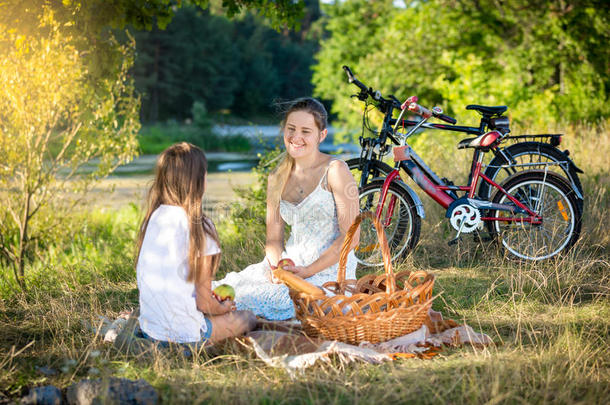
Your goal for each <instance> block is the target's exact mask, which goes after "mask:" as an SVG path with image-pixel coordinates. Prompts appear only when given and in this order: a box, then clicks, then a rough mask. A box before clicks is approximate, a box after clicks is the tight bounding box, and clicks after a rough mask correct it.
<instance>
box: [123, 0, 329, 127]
mask: <svg viewBox="0 0 610 405" xmlns="http://www.w3.org/2000/svg"><path fill="white" fill-rule="evenodd" d="M309 3H311V4H309V5H308V8H307V16H310V17H309V20H306V22H305V23H304V24H303V28H302V31H301V32H300V33H296V32H293V31H288V30H285V31H283V32H282V33H278V32H277V31H275V30H273V29H271V28H269V27H268V26H267V25H266V24H265V22H264V21H263V20H262V19H261V18H259V17H257V16H255V15H253V14H250V13H249V14H245V15H243V16H240V17H239V18H236V19H235V20H232V21H231V20H228V19H227V18H226V17H225V16H222V15H218V14H215V13H213V12H212V11H207V10H205V11H201V10H199V9H196V8H194V7H185V8H183V9H181V10H179V11H178V12H177V13H176V15H175V17H174V19H173V21H172V23H171V24H169V25H168V26H167V28H166V29H164V30H161V29H153V30H152V31H150V32H136V33H134V36H135V38H136V43H137V48H138V57H137V58H136V63H135V66H134V77H135V80H136V87H137V88H138V90H139V91H140V92H141V93H142V94H143V106H142V114H141V117H142V119H143V120H144V121H147V122H156V121H159V120H160V121H164V120H168V119H187V118H189V117H190V116H189V111H191V109H192V105H193V103H195V102H203V103H204V104H205V106H206V108H207V109H208V110H209V111H211V112H219V111H231V112H232V113H233V114H235V115H239V116H242V117H244V116H246V117H249V116H253V115H259V114H261V113H262V114H264V115H269V113H270V108H269V107H270V105H271V104H272V102H273V100H274V99H276V98H288V99H289V98H294V97H299V96H303V95H306V94H311V91H312V86H311V84H310V81H311V72H310V66H311V65H312V63H313V53H314V52H315V50H316V46H317V41H316V39H315V38H310V37H309V36H308V35H309V33H310V32H312V29H311V23H312V22H311V21H310V20H312V21H313V20H315V19H316V18H317V15H318V13H317V10H318V8H317V3H316V2H309Z"/></svg>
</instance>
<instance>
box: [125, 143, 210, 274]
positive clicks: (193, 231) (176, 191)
mask: <svg viewBox="0 0 610 405" xmlns="http://www.w3.org/2000/svg"><path fill="white" fill-rule="evenodd" d="M207 170H208V161H207V159H206V157H205V154H204V153H203V151H202V150H201V149H200V148H198V147H197V146H195V145H192V144H190V143H186V142H181V143H177V144H175V145H172V146H170V147H169V148H167V149H166V150H165V151H163V153H161V155H159V158H158V160H157V166H156V169H155V179H154V181H153V184H152V186H151V187H150V190H149V191H148V197H147V205H148V208H147V211H146V216H145V217H144V220H143V221H142V226H141V227H140V234H139V236H138V246H137V255H136V261H137V260H138V258H139V256H140V249H142V242H143V241H144V235H145V234H146V228H147V227H148V221H149V220H150V216H151V215H152V213H153V212H154V211H155V210H156V209H157V208H159V206H160V205H162V204H167V205H176V206H179V207H182V208H183V209H184V211H186V216H187V218H188V222H189V249H188V252H189V253H188V265H189V273H188V276H187V281H190V282H196V283H197V282H199V280H200V278H201V275H202V272H203V270H204V269H208V270H209V271H210V274H209V275H210V276H213V275H214V274H215V273H216V270H217V269H218V265H219V263H220V255H219V254H218V255H212V256H204V254H205V251H204V249H205V246H206V238H208V237H210V238H212V239H213V240H214V241H215V242H216V243H218V234H217V233H216V229H215V228H214V226H213V225H212V221H210V220H208V219H207V217H206V216H205V215H204V214H203V207H202V201H203V193H204V192H205V176H206V174H207Z"/></svg>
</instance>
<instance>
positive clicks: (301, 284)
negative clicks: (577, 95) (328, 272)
mask: <svg viewBox="0 0 610 405" xmlns="http://www.w3.org/2000/svg"><path fill="white" fill-rule="evenodd" d="M272 271H273V277H275V278H277V279H278V280H280V281H281V282H283V283H284V284H286V285H287V286H288V287H289V288H292V289H293V290H296V291H299V292H302V293H305V294H307V295H311V296H313V297H317V296H322V297H324V296H325V295H326V294H324V291H322V289H321V288H318V287H316V286H315V285H313V284H311V283H308V282H307V281H305V280H303V279H302V278H301V277H299V276H297V275H296V274H293V273H291V272H289V271H287V270H284V269H282V268H277V269H275V270H272Z"/></svg>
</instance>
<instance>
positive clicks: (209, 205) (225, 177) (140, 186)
mask: <svg viewBox="0 0 610 405" xmlns="http://www.w3.org/2000/svg"><path fill="white" fill-rule="evenodd" d="M152 179H153V177H152V175H144V176H129V177H110V178H107V179H104V180H103V181H101V182H100V183H99V184H98V185H97V186H96V187H95V188H94V189H93V190H92V191H91V193H89V195H88V197H87V200H88V201H89V203H90V205H91V206H93V207H96V208H112V209H118V208H121V207H123V206H125V205H128V204H130V203H134V204H137V205H140V206H141V205H143V204H144V199H145V198H146V192H147V191H148V188H149V187H150V184H151V182H152ZM255 181H256V175H255V174H253V173H250V172H224V173H210V174H208V188H207V190H206V193H205V198H204V207H205V208H206V211H208V212H210V211H215V210H220V211H222V210H223V208H224V207H226V206H227V205H228V204H229V203H231V202H232V201H235V200H236V199H237V198H238V195H237V194H236V193H235V191H234V190H233V189H234V188H235V187H243V186H249V185H251V184H254V182H255ZM218 214H220V212H219V213H218Z"/></svg>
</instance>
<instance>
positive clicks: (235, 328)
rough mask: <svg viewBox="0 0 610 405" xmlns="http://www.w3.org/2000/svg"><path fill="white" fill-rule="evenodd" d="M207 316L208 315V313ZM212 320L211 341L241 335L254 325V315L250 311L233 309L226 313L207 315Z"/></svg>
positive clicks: (214, 341)
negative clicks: (233, 310)
mask: <svg viewBox="0 0 610 405" xmlns="http://www.w3.org/2000/svg"><path fill="white" fill-rule="evenodd" d="M208 316H209V315H208ZM209 319H210V321H211V322H212V337H211V338H210V341H211V342H212V343H216V342H219V341H221V340H223V339H226V338H229V337H232V336H239V335H243V334H244V333H246V332H249V331H251V330H252V329H254V328H255V327H256V315H254V313H253V312H251V311H235V312H229V313H228V314H224V315H218V316H209Z"/></svg>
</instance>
